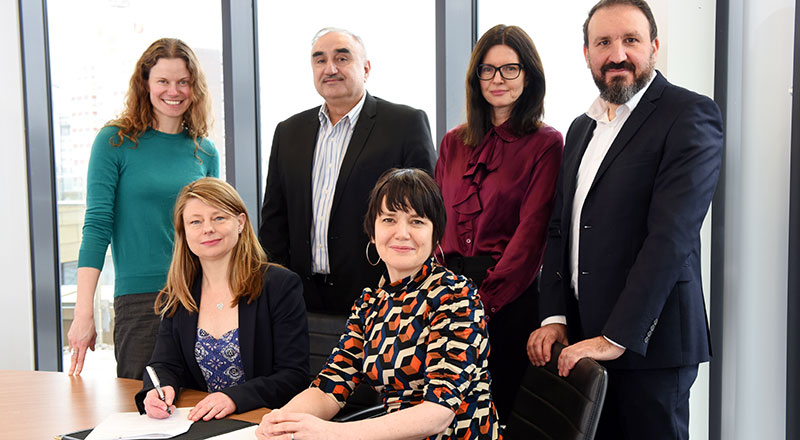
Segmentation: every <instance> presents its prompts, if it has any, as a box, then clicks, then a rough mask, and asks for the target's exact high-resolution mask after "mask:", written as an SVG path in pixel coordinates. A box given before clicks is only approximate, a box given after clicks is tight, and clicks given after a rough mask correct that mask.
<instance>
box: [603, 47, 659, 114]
mask: <svg viewBox="0 0 800 440" xmlns="http://www.w3.org/2000/svg"><path fill="white" fill-rule="evenodd" d="M610 69H626V70H629V71H631V72H632V73H633V83H631V84H627V83H626V82H625V77H624V76H615V77H613V78H611V83H610V84H607V83H606V81H605V73H606V71H608V70H610ZM654 69H655V60H654V59H653V55H652V53H651V54H650V59H649V60H648V63H647V66H645V68H644V70H643V71H642V72H636V66H634V65H633V64H632V63H629V62H627V61H623V62H621V63H608V64H605V65H604V66H603V67H602V68H601V69H600V75H599V76H597V75H595V74H594V73H592V78H593V79H594V83H595V85H597V88H598V89H599V90H600V97H601V98H603V100H605V101H606V102H610V103H611V104H616V105H622V104H625V103H626V102H628V101H630V99H631V98H633V95H635V94H636V93H638V92H639V91H640V90H642V89H643V88H644V87H645V86H646V85H647V82H648V81H650V78H651V77H652V76H653V70H654Z"/></svg>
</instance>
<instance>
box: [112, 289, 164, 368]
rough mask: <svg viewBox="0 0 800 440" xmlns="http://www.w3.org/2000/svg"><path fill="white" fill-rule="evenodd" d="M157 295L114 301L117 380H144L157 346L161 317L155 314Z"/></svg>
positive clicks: (145, 294)
mask: <svg viewBox="0 0 800 440" xmlns="http://www.w3.org/2000/svg"><path fill="white" fill-rule="evenodd" d="M157 295H158V294H157V293H136V294H130V295H122V296H118V297H116V298H114V357H115V358H116V359H117V377H123V378H127V379H137V380H141V379H142V373H143V372H144V367H145V366H147V364H148V363H149V362H150V356H152V355H153V348H154V347H155V345H156V333H158V325H159V323H160V322H161V317H160V316H158V315H156V314H155V312H154V311H153V304H155V300H156V296H157Z"/></svg>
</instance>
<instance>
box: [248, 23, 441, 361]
mask: <svg viewBox="0 0 800 440" xmlns="http://www.w3.org/2000/svg"><path fill="white" fill-rule="evenodd" d="M310 60H311V67H312V70H313V75H314V86H315V87H316V89H317V92H319V94H320V96H322V98H323V99H324V100H325V102H324V104H323V105H322V106H319V107H316V108H313V109H310V110H307V111H304V112H301V113H298V114H296V115H294V116H292V117H290V118H289V119H287V120H285V121H283V122H281V123H279V124H278V126H277V127H276V128H275V136H274V138H273V141H272V153H271V155H270V159H269V174H268V175H267V188H266V194H265V195H264V205H263V208H262V210H261V217H262V218H261V227H260V229H259V238H260V240H261V244H262V245H263V246H264V249H265V250H266V251H267V255H268V256H269V257H270V260H271V261H273V262H276V263H280V264H282V265H284V266H286V267H288V268H289V269H291V270H293V271H295V272H297V273H298V274H299V275H300V277H301V278H302V279H303V289H304V295H305V301H306V308H307V310H308V311H309V312H316V313H324V314H329V315H340V316H341V328H344V325H345V322H346V318H347V315H348V314H349V312H350V308H351V307H352V305H353V301H355V299H356V298H358V297H359V296H360V294H361V290H362V289H363V288H364V287H366V286H373V285H376V284H377V282H378V280H379V278H380V276H381V274H382V272H383V270H384V269H383V264H378V265H376V266H372V265H370V264H369V263H368V262H367V258H365V255H364V253H365V249H367V243H368V240H367V236H366V234H364V230H363V226H362V222H363V220H364V214H365V213H366V210H367V201H368V199H369V197H368V195H369V192H370V190H371V189H372V187H373V186H374V185H375V182H377V180H378V177H380V175H381V174H383V172H384V171H386V170H388V169H390V168H394V167H397V168H406V167H415V168H421V169H423V170H425V171H427V172H428V173H431V174H432V173H433V167H434V163H435V157H434V149H433V142H432V140H431V132H430V126H429V124H428V118H427V116H426V115H425V112H423V111H422V110H417V109H413V108H411V107H407V106H403V105H398V104H393V103H390V102H387V101H384V100H382V99H380V98H375V97H373V96H372V95H370V94H369V93H368V92H367V91H366V90H365V83H366V81H367V78H368V77H369V73H370V68H371V66H370V62H369V60H368V59H367V53H366V50H365V48H364V43H363V42H362V41H361V38H359V37H358V36H356V35H355V34H353V33H352V32H349V31H346V30H344V29H336V28H325V29H322V30H320V31H319V32H318V33H317V34H316V35H315V37H314V39H313V42H312V49H311V57H310ZM289 71H291V69H290V70H289ZM370 257H371V258H372V259H373V262H374V260H375V259H376V258H377V254H376V253H375V249H374V248H373V249H371V253H370ZM341 328H339V327H337V331H340V330H341ZM331 348H333V347H331ZM312 373H316V371H313V372H312Z"/></svg>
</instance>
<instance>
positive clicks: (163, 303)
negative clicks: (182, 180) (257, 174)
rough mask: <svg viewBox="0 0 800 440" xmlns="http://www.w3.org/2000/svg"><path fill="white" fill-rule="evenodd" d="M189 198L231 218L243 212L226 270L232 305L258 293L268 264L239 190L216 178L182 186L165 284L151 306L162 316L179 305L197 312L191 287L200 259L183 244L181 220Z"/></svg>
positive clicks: (184, 238)
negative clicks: (170, 259)
mask: <svg viewBox="0 0 800 440" xmlns="http://www.w3.org/2000/svg"><path fill="white" fill-rule="evenodd" d="M191 199H197V200H200V201H202V202H203V203H206V204H207V205H209V206H213V207H214V208H217V209H219V210H221V211H223V212H225V213H226V214H229V215H231V216H233V217H237V216H239V215H240V214H244V215H245V222H244V227H243V229H242V232H241V234H240V235H239V241H238V242H237V243H236V246H234V248H233V251H232V254H231V260H230V261H231V262H230V267H229V269H228V270H229V272H228V282H229V283H230V287H231V291H232V292H233V299H232V301H231V304H232V305H235V304H237V303H238V302H239V301H240V300H241V299H242V298H246V299H247V302H248V303H250V302H252V301H254V300H255V299H257V298H258V296H259V295H260V294H261V289H262V282H263V276H264V275H263V273H264V272H265V271H266V269H267V268H268V267H269V265H270V264H271V263H269V262H268V261H267V255H266V254H265V253H264V250H263V249H262V248H261V244H259V242H258V237H257V236H256V233H255V231H254V230H253V226H252V225H251V224H250V217H249V216H248V215H247V209H246V208H245V206H244V202H243V201H242V198H241V197H240V196H239V193H237V192H236V190H235V189H234V188H233V187H232V186H230V185H229V184H228V183H226V182H225V181H222V180H220V179H217V178H215V177H205V178H202V179H199V180H196V181H194V182H192V183H190V184H188V185H186V186H185V187H183V189H182V190H181V192H180V193H179V194H178V199H177V200H176V201H175V214H174V220H173V221H174V223H175V249H174V250H173V252H172V262H171V263H170V265H169V272H168V274H167V285H166V286H165V287H164V288H163V289H161V291H160V292H159V293H158V296H157V297H156V302H155V305H154V310H155V312H156V313H157V314H159V315H161V316H162V317H164V316H167V317H171V316H172V315H174V314H175V311H176V310H177V309H178V305H181V306H183V307H184V308H185V309H187V310H189V311H190V312H197V311H198V308H197V303H195V301H194V298H193V297H192V287H193V283H194V282H195V281H196V280H197V276H198V275H199V273H200V271H201V267H200V260H199V259H198V258H197V256H196V255H195V254H193V253H192V251H191V250H190V249H189V245H188V244H187V243H186V230H185V227H184V222H183V211H184V209H185V208H186V204H187V203H188V201H189V200H191Z"/></svg>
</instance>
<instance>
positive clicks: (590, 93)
mask: <svg viewBox="0 0 800 440" xmlns="http://www.w3.org/2000/svg"><path fill="white" fill-rule="evenodd" d="M595 3H597V1H596V0H579V1H571V2H569V4H564V6H563V7H558V6H554V5H553V4H552V3H549V2H542V1H534V2H531V1H522V0H510V1H506V2H502V3H498V2H488V1H482V2H479V4H478V38H480V37H481V35H483V34H484V33H485V32H486V31H488V30H489V29H491V28H492V27H494V26H495V25H497V24H507V25H517V26H519V27H521V28H522V29H523V30H525V32H527V33H528V35H530V37H531V39H532V40H533V44H534V45H535V46H536V50H537V51H538V52H539V57H541V59H542V65H543V66H544V74H545V81H546V84H547V92H546V94H545V98H544V108H545V112H544V121H545V122H546V123H547V124H548V125H551V126H552V127H554V128H555V129H557V130H558V131H560V132H561V133H562V134H563V135H565V136H566V134H567V129H569V125H570V124H571V123H572V120H573V119H575V117H576V116H578V115H579V114H580V113H581V112H584V111H586V110H587V109H588V108H589V105H590V104H591V103H592V100H594V99H595V98H596V97H597V87H595V85H594V82H592V76H591V74H590V73H589V69H588V68H587V67H586V61H585V60H584V58H583V21H584V20H585V19H586V14H587V13H588V12H589V10H590V9H591V8H592V6H594V4H595Z"/></svg>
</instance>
